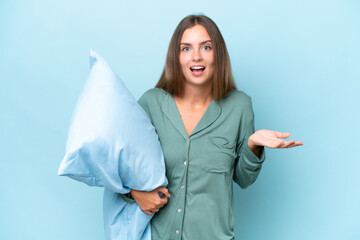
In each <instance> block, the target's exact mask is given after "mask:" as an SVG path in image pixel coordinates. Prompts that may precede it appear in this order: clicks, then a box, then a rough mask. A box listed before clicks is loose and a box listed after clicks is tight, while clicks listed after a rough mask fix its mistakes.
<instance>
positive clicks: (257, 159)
mask: <svg viewBox="0 0 360 240" xmlns="http://www.w3.org/2000/svg"><path fill="white" fill-rule="evenodd" d="M245 144H246V146H245V154H246V155H247V156H248V159H249V160H250V161H251V162H253V163H263V162H264V161H265V148H264V147H262V148H263V149H262V151H261V155H260V157H257V156H256V155H255V154H254V153H253V152H252V151H251V149H250V147H249V144H247V141H246V143H245Z"/></svg>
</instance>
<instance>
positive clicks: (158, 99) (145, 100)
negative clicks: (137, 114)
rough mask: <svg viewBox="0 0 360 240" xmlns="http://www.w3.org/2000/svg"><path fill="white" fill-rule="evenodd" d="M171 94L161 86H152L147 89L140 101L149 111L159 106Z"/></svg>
mask: <svg viewBox="0 0 360 240" xmlns="http://www.w3.org/2000/svg"><path fill="white" fill-rule="evenodd" d="M168 95H169V93H167V92H165V91H164V90H163V89H161V88H152V89H149V90H147V91H146V92H145V93H144V94H143V95H142V96H141V97H140V99H139V101H138V103H139V104H140V105H141V106H142V107H143V109H145V111H149V110H150V109H154V108H159V107H160V106H161V103H162V102H163V101H164V99H165V98H166V97H167V96H168Z"/></svg>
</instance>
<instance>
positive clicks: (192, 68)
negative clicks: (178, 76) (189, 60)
mask: <svg viewBox="0 0 360 240" xmlns="http://www.w3.org/2000/svg"><path fill="white" fill-rule="evenodd" d="M200 69H205V67H191V70H200Z"/></svg>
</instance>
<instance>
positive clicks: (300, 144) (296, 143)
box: [291, 141, 304, 147]
mask: <svg viewBox="0 0 360 240" xmlns="http://www.w3.org/2000/svg"><path fill="white" fill-rule="evenodd" d="M302 145H304V144H303V143H302V142H299V141H297V142H295V143H294V144H293V145H292V146H291V147H297V146H302Z"/></svg>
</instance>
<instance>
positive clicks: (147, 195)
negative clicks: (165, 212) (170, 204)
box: [130, 187, 170, 215]
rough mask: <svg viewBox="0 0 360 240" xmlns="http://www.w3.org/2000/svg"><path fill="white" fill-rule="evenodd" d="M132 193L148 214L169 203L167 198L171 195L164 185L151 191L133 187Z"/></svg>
mask: <svg viewBox="0 0 360 240" xmlns="http://www.w3.org/2000/svg"><path fill="white" fill-rule="evenodd" d="M130 195H131V196H132V197H133V198H134V200H135V201H136V203H137V204H138V205H139V207H140V208H141V210H143V211H144V212H145V213H146V214H148V215H152V214H154V213H155V212H158V211H159V209H160V208H162V207H163V206H164V205H165V204H167V201H168V200H167V199H168V198H169V197H170V194H169V191H168V190H167V189H166V188H164V187H158V188H156V189H154V190H152V191H150V192H145V191H138V190H134V189H131V191H130ZM160 196H161V197H160Z"/></svg>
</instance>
